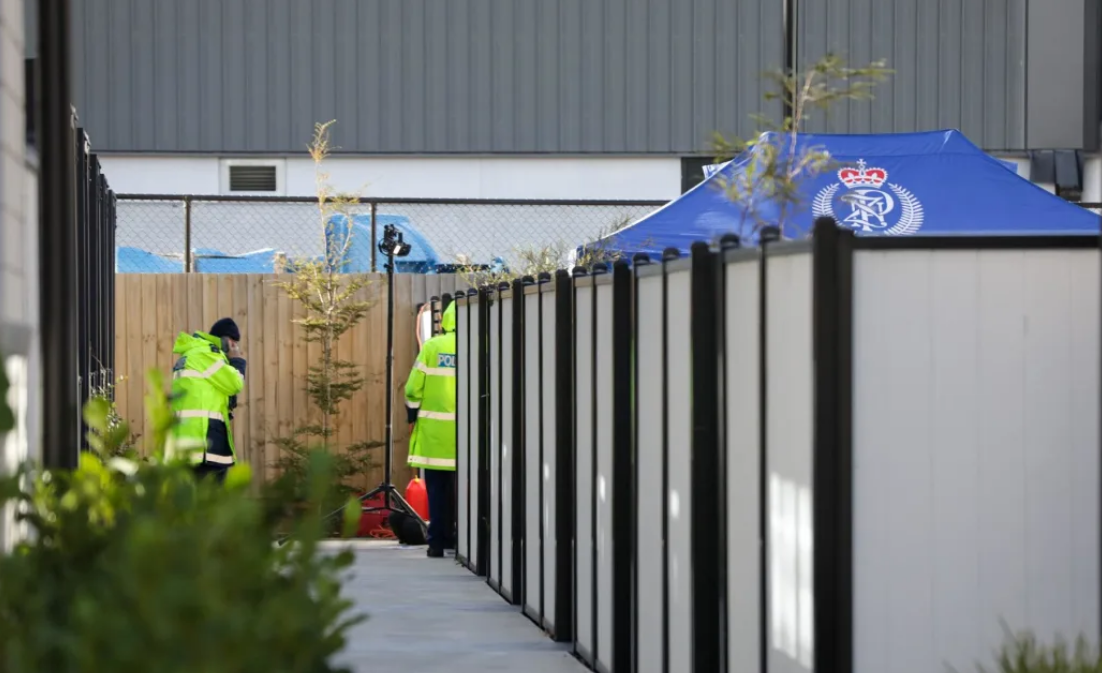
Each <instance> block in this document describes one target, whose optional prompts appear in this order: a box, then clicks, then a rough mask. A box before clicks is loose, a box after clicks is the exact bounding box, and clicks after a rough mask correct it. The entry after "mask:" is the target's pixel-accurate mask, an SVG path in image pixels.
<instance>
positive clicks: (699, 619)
mask: <svg viewBox="0 0 1102 673" xmlns="http://www.w3.org/2000/svg"><path fill="white" fill-rule="evenodd" d="M715 257H716V256H715V254H713V253H712V251H711V250H709V249H708V244H707V243H694V244H693V246H692V262H691V263H692V268H691V271H690V273H691V274H692V291H691V307H690V320H691V333H692V341H691V343H690V344H688V347H689V349H690V358H691V361H692V424H693V429H692V440H691V444H690V451H691V454H692V472H691V474H692V485H693V487H692V491H691V494H690V497H691V498H692V506H691V508H690V510H691V512H692V515H691V520H690V522H689V525H690V530H691V540H692V542H691V545H692V584H693V587H692V602H693V609H692V616H693V617H692V619H693V631H692V632H693V670H694V671H698V672H699V673H704V672H705V671H714V670H717V669H718V670H723V669H722V668H719V664H720V663H721V656H722V652H723V648H722V647H721V645H722V634H723V623H722V609H721V603H722V597H723V596H724V592H723V590H722V589H723V587H722V586H721V583H720V570H719V561H720V551H719V550H720V548H721V547H722V546H723V545H722V544H720V543H721V541H722V540H723V539H725V536H723V535H717V534H716V524H717V521H721V520H722V517H721V516H720V497H719V494H720V490H721V489H722V488H723V477H722V474H721V472H720V459H719V437H720V435H719V399H720V394H721V391H720V387H719V365H720V362H719V342H718V338H717V337H718V334H717V332H718V329H719V325H718V320H717V312H716V309H717V307H718V300H717V296H716V295H717V294H718V288H717V287H716V277H717V274H716V259H715ZM721 530H722V529H721Z"/></svg>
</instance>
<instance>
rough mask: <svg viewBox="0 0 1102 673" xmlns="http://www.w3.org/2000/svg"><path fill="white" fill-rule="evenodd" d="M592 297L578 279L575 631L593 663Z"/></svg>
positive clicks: (577, 641)
mask: <svg viewBox="0 0 1102 673" xmlns="http://www.w3.org/2000/svg"><path fill="white" fill-rule="evenodd" d="M593 300H594V289H593V286H592V285H591V284H590V283H589V282H588V281H586V282H585V283H583V284H579V285H578V287H577V288H576V289H575V292H574V302H575V311H574V315H575V318H574V325H575V332H574V349H575V350H574V381H575V383H574V395H575V398H574V400H575V407H574V408H575V411H574V413H575V417H574V427H575V429H576V434H575V438H574V461H575V462H574V484H575V490H574V493H575V496H574V497H575V500H574V538H575V539H574V605H575V614H576V616H575V620H574V629H575V631H574V632H575V647H576V648H577V650H578V652H579V654H581V656H582V658H583V659H585V660H586V661H587V662H591V663H592V661H593V653H594V651H595V649H594V648H595V644H596V634H595V622H594V619H593V615H594V608H595V605H596V594H597V586H596V584H595V582H594V577H595V573H594V568H595V561H596V556H595V554H594V544H593V533H594V530H595V526H594V519H595V518H596V515H597V508H596V503H595V495H596V493H597V490H596V488H594V475H595V471H594V469H593V466H594V442H593V434H594V429H593V423H594V418H593V389H594V385H595V379H594V365H595V363H594V360H593V354H594V350H593V348H594V341H593V319H594V317H593Z"/></svg>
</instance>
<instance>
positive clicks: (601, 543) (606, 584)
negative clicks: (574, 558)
mask: <svg viewBox="0 0 1102 673" xmlns="http://www.w3.org/2000/svg"><path fill="white" fill-rule="evenodd" d="M605 278H608V277H607V276H606V277H605ZM602 280H604V279H602ZM596 347H597V367H596V375H597V396H596V404H595V405H594V411H593V413H594V415H595V416H596V420H597V484H596V485H597V665H598V667H603V668H604V670H608V671H611V670H614V669H613V665H614V663H615V662H613V661H612V618H613V605H612V467H613V465H612V361H613V358H612V285H611V284H610V283H607V282H602V283H600V284H598V285H597V337H596Z"/></svg>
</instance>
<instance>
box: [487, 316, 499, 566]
mask: <svg viewBox="0 0 1102 673" xmlns="http://www.w3.org/2000/svg"><path fill="white" fill-rule="evenodd" d="M486 310H487V311H489V314H490V316H489V317H490V321H489V322H490V333H489V334H488V335H487V349H486V357H488V358H489V359H490V367H489V369H490V371H489V381H488V382H487V385H486V399H487V401H488V402H489V405H490V419H489V420H490V427H489V428H488V432H487V434H488V435H489V440H490V441H489V446H488V447H487V448H488V450H489V453H490V545H489V546H490V558H489V563H488V566H489V572H488V574H487V576H488V578H489V580H490V582H491V583H492V584H493V585H494V586H496V587H498V588H500V587H501V404H502V397H501V392H500V390H499V385H500V382H501V309H500V307H499V306H498V305H497V303H496V301H495V303H494V304H492V305H490V306H489V307H487V309H486Z"/></svg>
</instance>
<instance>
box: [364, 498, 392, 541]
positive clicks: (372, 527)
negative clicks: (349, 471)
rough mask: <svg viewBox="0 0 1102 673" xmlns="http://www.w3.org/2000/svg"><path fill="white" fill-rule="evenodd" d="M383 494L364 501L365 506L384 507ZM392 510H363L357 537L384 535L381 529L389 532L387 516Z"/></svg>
mask: <svg viewBox="0 0 1102 673" xmlns="http://www.w3.org/2000/svg"><path fill="white" fill-rule="evenodd" d="M383 504H384V503H383V494H382V493H380V494H378V495H376V496H375V497H374V498H370V499H368V500H365V501H364V502H363V506H364V507H382V506H383ZM389 514H390V512H387V511H383V510H378V511H374V512H362V513H361V514H360V526H359V530H357V531H356V537H382V535H380V532H381V531H387V532H389V531H390V529H389V528H387V520H386V519H387V516H388V515H389Z"/></svg>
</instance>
